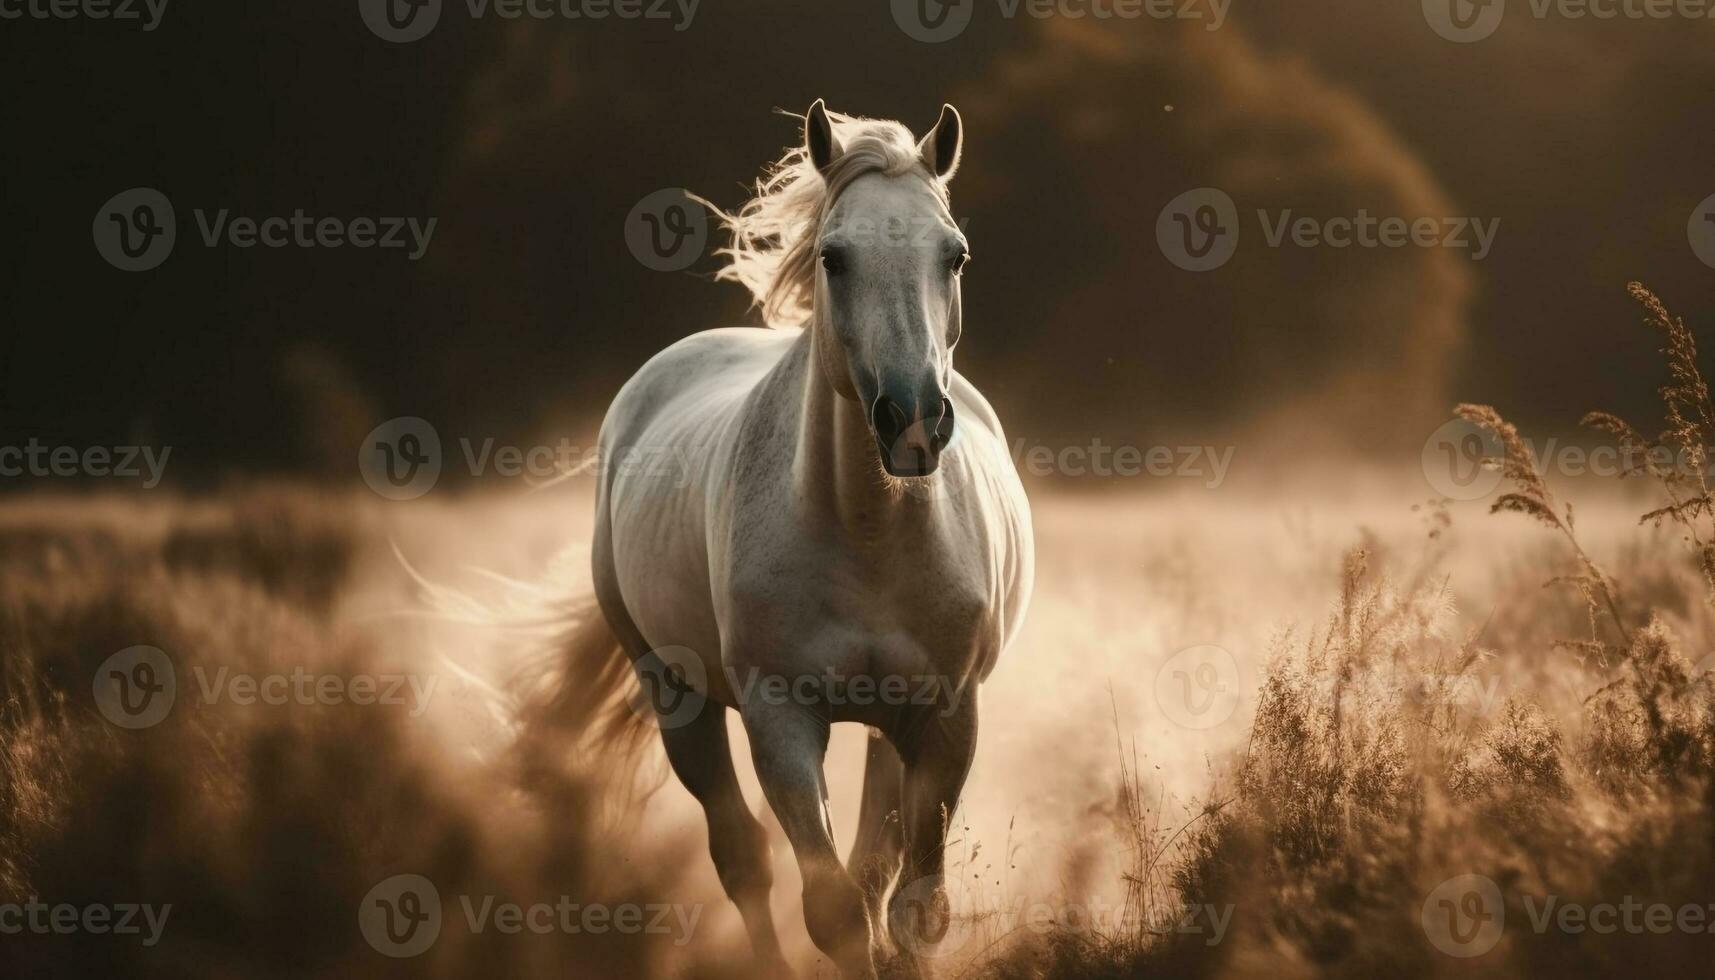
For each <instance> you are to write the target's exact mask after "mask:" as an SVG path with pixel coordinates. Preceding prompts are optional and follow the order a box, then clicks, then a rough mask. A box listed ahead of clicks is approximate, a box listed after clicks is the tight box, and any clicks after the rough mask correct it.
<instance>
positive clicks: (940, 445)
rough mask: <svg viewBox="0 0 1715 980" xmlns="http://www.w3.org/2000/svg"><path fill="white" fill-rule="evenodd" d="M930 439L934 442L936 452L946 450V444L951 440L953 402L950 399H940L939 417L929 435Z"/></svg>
mask: <svg viewBox="0 0 1715 980" xmlns="http://www.w3.org/2000/svg"><path fill="white" fill-rule="evenodd" d="M930 438H931V439H932V440H933V442H934V445H935V451H936V452H940V451H941V450H943V449H945V448H947V443H948V442H949V441H951V440H952V438H953V400H952V399H951V398H943V399H941V417H940V418H938V419H936V420H935V428H934V431H933V432H932V433H931V434H930Z"/></svg>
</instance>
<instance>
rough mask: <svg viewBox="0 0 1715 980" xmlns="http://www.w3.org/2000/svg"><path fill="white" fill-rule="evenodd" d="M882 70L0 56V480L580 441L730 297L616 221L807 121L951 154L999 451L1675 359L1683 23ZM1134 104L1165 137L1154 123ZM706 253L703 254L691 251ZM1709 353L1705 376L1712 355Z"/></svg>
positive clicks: (1332, 21) (719, 8) (1287, 22)
mask: <svg viewBox="0 0 1715 980" xmlns="http://www.w3.org/2000/svg"><path fill="white" fill-rule="evenodd" d="M969 2H975V3H976V4H977V6H976V9H975V13H974V17H973V19H972V21H971V23H970V26H969V28H968V29H967V30H966V31H965V32H964V33H963V34H962V35H960V36H959V37H957V38H956V39H954V40H951V41H948V42H945V43H941V44H925V43H921V42H918V41H915V40H913V39H912V38H911V37H909V36H908V35H907V34H906V33H905V32H904V31H902V30H901V29H900V28H899V26H898V25H897V24H896V23H895V21H894V18H893V15H892V13H891V12H890V9H889V6H888V4H887V3H884V2H863V3H858V2H843V3H837V4H835V3H806V2H802V0H798V2H784V0H748V2H743V3H737V2H722V0H705V2H704V3H702V4H700V5H699V7H698V9H697V11H696V16H695V19H694V21H693V22H692V23H691V26H690V28H689V29H688V30H685V31H683V32H676V31H675V30H674V29H673V23H672V22H670V21H660V20H641V21H630V20H617V19H611V18H610V19H608V20H605V21H589V20H548V21H536V20H529V19H526V20H522V21H506V20H503V19H501V18H499V17H497V16H495V15H494V14H493V13H492V12H490V13H489V15H488V16H487V17H486V18H484V19H480V20H473V19H471V17H470V15H469V13H468V11H467V10H466V8H465V6H464V4H463V2H462V0H447V5H446V8H445V10H444V11H443V13H442V17H441V21H440V23H439V25H438V26H437V27H436V29H435V30H434V31H433V32H432V33H431V34H429V35H428V36H427V37H426V38H424V39H423V40H420V41H417V42H414V43H410V44H392V43H387V42H384V41H382V40H380V39H378V38H377V37H376V36H375V35H373V34H372V33H371V32H370V31H369V30H368V29H367V28H366V27H365V26H364V24H363V22H362V20H361V19H360V17H359V15H358V10H357V6H356V3H355V0H326V2H313V3H312V2H293V3H273V4H260V3H247V4H237V3H230V2H212V0H174V2H172V3H170V5H169V7H168V9H167V11H166V13H165V16H164V18H163V21H162V23H161V24H160V26H159V28H158V29H156V30H154V31H153V32H148V33H145V32H143V31H142V30H141V29H140V27H138V26H137V25H136V24H121V23H116V22H109V21H89V20H73V21H57V20H31V19H26V20H16V21H5V22H0V35H3V36H4V39H5V46H6V56H5V57H4V58H3V59H0V64H3V66H4V67H3V68H0V77H3V79H4V86H5V93H6V95H5V98H4V100H3V102H0V145H3V146H4V150H3V153H4V160H3V162H4V165H5V173H6V180H7V183H8V193H7V195H6V205H5V206H6V210H7V220H6V228H7V229H8V237H10V238H11V239H12V240H13V246H14V248H13V249H12V250H11V252H12V255H11V257H10V258H9V259H8V260H7V261H6V263H5V264H6V268H7V273H8V275H7V276H6V278H5V279H0V282H4V283H5V286H4V292H3V299H0V303H3V309H4V324H3V338H4V339H3V340H0V353H3V356H4V360H5V363H6V374H5V388H4V392H3V394H0V422H3V425H0V442H4V443H6V444H18V443H22V442H23V441H24V440H26V439H28V438H31V437H35V438H38V439H40V440H41V441H43V442H45V443H50V444H51V443H69V444H72V445H79V446H82V445H92V444H113V443H129V442H138V441H143V442H149V443H152V444H165V445H170V446H173V447H174V456H173V467H174V472H175V476H176V477H179V478H185V477H187V476H196V477H197V478H203V477H214V476H221V475H228V474H232V473H251V472H255V473H267V472H282V471H289V472H296V473H317V472H322V473H329V474H344V475H347V476H349V475H351V472H352V470H353V469H354V465H353V462H352V460H353V453H354V452H355V450H356V447H357V445H358V443H359V441H360V440H361V438H362V436H363V434H364V433H365V432H367V431H368V429H369V428H370V427H371V426H373V425H375V424H376V423H378V422H379V421H381V420H383V419H386V418H389V417H392V416H397V415H419V416H423V417H425V418H428V419H430V420H431V421H433V422H434V423H435V424H436V425H437V426H439V427H440V429H441V431H442V432H443V434H448V433H456V434H460V435H467V434H468V435H472V436H475V437H476V438H479V439H480V438H483V437H488V436H493V437H495V438H496V439H499V440H501V441H502V442H506V441H512V442H523V441H527V440H542V439H545V438H549V437H551V436H553V435H557V434H566V435H570V436H573V437H577V438H582V437H585V436H587V433H588V432H589V431H590V430H591V429H592V428H593V426H594V425H595V424H596V422H597V421H598V420H599V415H600V412H601V411H602V409H603V408H604V407H605V405H606V403H607V400H608V398H609V397H611V395H612V393H613V391H614V390H615V388H616V387H617V385H618V384H619V382H620V381H622V380H623V378H624V377H625V376H626V375H627V374H628V373H629V372H630V371H631V370H633V369H635V367H636V366H637V365H638V364H640V363H641V362H642V361H643V360H644V359H645V358H647V357H648V356H649V355H650V354H651V353H653V352H654V351H655V350H657V349H659V348H660V347H662V346H664V345H666V344H668V343H670V342H671V341H672V340H674V339H675V338H678V337H680V336H683V335H685V334H687V333H690V332H692V331H694V330H698V329H703V328H705V327H709V326H715V325H723V324H730V323H736V322H746V320H747V318H750V319H754V314H750V313H747V312H746V302H747V297H746V296H745V295H743V294H742V292H741V291H740V290H738V289H737V288H736V287H734V286H731V285H727V284H716V283H713V282H711V281H709V279H708V273H709V272H710V271H712V269H713V259H712V258H710V257H705V258H704V259H703V260H702V261H700V262H698V263H697V264H696V265H695V266H693V267H692V268H691V269H690V270H689V271H687V272H680V273H666V272H659V271H655V270H652V269H650V268H647V267H645V266H644V265H642V264H641V263H639V262H638V261H637V260H636V259H634V258H633V257H632V255H631V253H630V252H629V251H628V249H627V247H626V244H625V239H624V235H623V225H624V222H625V219H626V215H627V213H628V212H629V211H630V210H631V208H632V206H633V205H634V204H636V203H637V201H638V200H639V199H640V198H642V197H644V196H645V195H647V194H649V193H650V192H652V191H655V190H657V189H659V188H663V187H673V186H683V187H688V188H691V189H693V190H695V191H697V192H699V193H702V194H705V195H707V196H709V197H711V198H712V199H714V200H715V201H717V202H719V203H721V204H723V205H725V206H728V207H736V206H737V205H738V204H740V203H741V202H742V200H743V197H744V193H743V185H744V184H746V183H747V182H749V181H750V180H752V179H754V177H755V176H756V175H757V174H758V173H759V171H760V169H761V167H762V165H763V164H765V163H766V162H768V161H769V160H772V159H773V158H774V157H775V156H777V155H778V153H779V151H780V149H781V148H782V147H783V146H785V145H786V144H788V143H792V142H795V141H796V140H797V139H798V134H797V131H796V128H795V124H794V122H793V121H792V120H791V119H788V118H785V117H782V116H779V115H776V114H774V113H773V112H772V111H771V110H773V109H775V108H776V107H783V108H788V109H791V110H794V111H800V110H801V109H802V108H803V107H804V106H806V105H807V104H808V103H809V102H810V101H811V100H812V99H813V98H815V97H817V96H821V97H825V98H826V99H827V100H828V102H829V104H830V106H832V107H834V108H836V109H841V110H844V111H849V112H853V113H858V114H863V115H871V116H883V117H892V118H898V119H901V120H902V121H904V122H905V123H906V124H907V125H908V126H910V127H912V128H913V129H914V130H916V131H918V132H921V131H922V130H923V129H924V128H925V127H926V126H928V125H929V123H931V122H932V121H933V119H934V118H935V114H936V111H937V109H938V108H939V106H940V104H941V102H942V101H952V102H954V103H955V104H957V105H959V106H960V108H961V109H962V110H963V112H964V115H965V120H966V124H967V129H968V136H967V144H966V154H965V159H964V166H963V169H962V170H961V172H960V175H959V176H958V178H957V180H956V181H955V182H954V184H953V198H954V212H955V214H956V215H957V216H959V217H960V218H962V219H965V220H966V221H967V225H966V230H967V233H968V235H969V237H970V239H971V241H972V243H973V252H974V254H975V256H976V258H975V261H974V262H973V264H972V267H971V271H970V274H969V278H968V279H967V281H966V286H965V311H966V313H965V315H966V332H965V340H964V341H963V343H962V344H961V347H960V364H961V367H962V369H963V370H964V371H965V372H966V373H967V374H968V375H970V376H971V377H972V378H973V379H974V380H975V381H976V382H977V383H978V384H979V386H981V387H982V388H983V389H984V390H985V392H987V393H988V394H989V395H990V397H991V400H993V401H994V402H995V403H996V405H997V407H998V408H999V409H1000V411H1001V413H1002V417H1003V419H1005V420H1006V421H1007V423H1008V425H1009V427H1010V429H1011V432H1012V434H1013V435H1014V436H1022V437H1025V438H1027V439H1030V440H1032V441H1056V440H1057V441H1080V442H1087V441H1088V440H1089V439H1090V438H1092V437H1100V438H1103V439H1104V440H1108V441H1113V442H1125V441H1131V442H1137V443H1139V444H1145V443H1148V444H1155V443H1164V444H1168V445H1180V444H1187V443H1194V442H1199V441H1209V440H1210V439H1213V438H1216V437H1217V433H1232V432H1239V431H1248V432H1252V433H1260V434H1261V435H1260V436H1259V438H1265V439H1273V440H1275V441H1277V442H1279V443H1282V444H1284V445H1286V446H1287V447H1288V448H1289V449H1293V450H1296V449H1299V448H1313V447H1329V448H1341V447H1345V448H1357V449H1360V450H1364V451H1373V452H1381V451H1386V450H1392V449H1396V448H1405V449H1410V450H1415V448H1416V447H1417V446H1419V445H1421V443H1422V441H1423V438H1424V437H1425V436H1426V435H1427V434H1428V432H1429V431H1430V430H1431V429H1433V428H1434V426H1435V425H1436V424H1437V423H1438V422H1440V421H1441V420H1442V419H1444V418H1445V417H1446V414H1447V411H1448V409H1449V407H1450V406H1451V405H1452V403H1453V402H1455V401H1458V400H1481V401H1488V402H1493V403H1495V404H1496V405H1497V406H1498V407H1500V408H1501V409H1502V410H1503V412H1506V413H1507V414H1508V415H1509V417H1513V418H1515V419H1516V420H1517V421H1519V422H1521V423H1523V424H1525V425H1527V426H1532V427H1534V428H1536V429H1538V430H1549V431H1554V430H1564V429H1566V428H1569V427H1570V426H1572V425H1573V424H1574V423H1575V422H1576V419H1577V418H1578V416H1579V415H1580V414H1582V412H1583V411H1584V410H1586V409H1590V408H1608V409H1617V410H1620V411H1622V412H1625V413H1630V414H1632V415H1634V416H1637V417H1638V418H1639V419H1640V420H1642V421H1646V422H1653V420H1654V418H1655V417H1656V415H1657V409H1656V407H1655V401H1654V398H1653V394H1652V389H1653V388H1654V386H1655V385H1656V384H1658V383H1660V382H1661V381H1662V380H1664V379H1663V377H1662V369H1661V367H1660V361H1659V357H1658V356H1657V355H1656V354H1655V347H1656V346H1657V345H1656V343H1655V341H1654V338H1653V337H1651V336H1650V335H1648V334H1647V333H1645V332H1644V331H1643V330H1642V328H1640V327H1638V326H1637V316H1636V314H1635V312H1634V309H1633V307H1632V305H1631V303H1630V302H1629V300H1628V299H1627V298H1626V296H1625V291H1624V287H1625V284H1626V282H1627V281H1628V280H1630V279H1642V280H1644V281H1646V282H1647V283H1648V284H1650V285H1651V286H1652V287H1654V288H1655V289H1656V290H1657V291H1658V292H1660V293H1661V294H1662V296H1663V298H1664V299H1665V300H1666V301H1667V302H1668V304H1669V305H1670V306H1671V307H1672V308H1674V309H1676V310H1677V311H1679V312H1680V313H1682V314H1683V315H1684V316H1686V318H1687V319H1688V320H1689V321H1690V322H1691V323H1692V325H1693V327H1694V329H1701V330H1702V331H1703V333H1704V334H1705V335H1706V336H1708V335H1709V328H1710V326H1711V319H1712V318H1711V317H1710V316H1709V311H1710V309H1711V306H1712V301H1715V269H1710V268H1709V267H1707V266H1705V265H1703V264H1702V263H1701V262H1699V260H1698V259H1697V257H1696V256H1695V255H1694V254H1693V252H1692V250H1691V249H1690V247H1689V246H1688V244H1687V240H1686V222H1687V219H1688V218H1689V216H1690V214H1691V212H1692V209H1693V208H1694V207H1695V206H1696V205H1697V203H1698V202H1699V201H1701V200H1702V199H1703V198H1705V197H1706V196H1708V195H1709V194H1711V193H1715V168H1712V167H1711V165H1710V160H1711V159H1715V126H1712V125H1711V123H1715V22H1711V21H1702V22H1694V21H1687V20H1680V19H1675V20H1667V21H1633V20H1615V21H1591V20H1585V21H1569V20H1565V19H1551V20H1538V19H1535V18H1533V17H1531V16H1530V15H1529V10H1528V6H1527V5H1526V4H1524V3H1523V2H1522V0H1514V3H1513V5H1512V6H1513V8H1514V9H1509V11H1508V15H1507V19H1506V21H1505V22H1504V23H1503V24H1502V26H1501V28H1500V30H1499V31H1498V32H1497V33H1496V34H1495V35H1494V36H1493V37H1491V38H1489V39H1487V40H1485V41H1482V42H1479V43H1476V44H1453V43H1450V42H1448V41H1445V40H1443V39H1442V38H1440V37H1438V36H1437V35H1436V34H1435V33H1433V32H1432V31H1431V29H1430V28H1429V26H1428V25H1427V23H1426V22H1425V19H1424V16H1423V13H1422V10H1421V8H1420V5H1419V3H1417V2H1416V0H1388V2H1379V3H1378V2H1375V0H1330V2H1323V3H1291V4H1284V3H1270V4H1261V3H1255V2H1251V3H1247V2H1246V0H1234V3H1233V5H1232V8H1231V10H1230V12H1229V16H1228V22H1227V23H1226V25H1225V26H1224V27H1222V29H1221V30H1219V31H1215V32H1209V31H1206V30H1204V27H1205V26H1206V23H1207V22H1206V21H1191V22H1172V21H1160V20H1153V19H1148V18H1145V19H1141V20H1120V21H1097V20H1093V19H1082V20H1072V19H1067V18H1063V17H1062V18H1053V19H1049V20H1036V19H1031V18H1029V17H1024V16H1020V17H1017V18H1015V19H1010V20H1009V19H1004V18H1003V17H1001V16H1000V14H999V12H998V11H999V10H1000V7H999V6H998V5H997V4H996V3H995V2H994V0H969ZM1169 107H1171V108H1169ZM1205 185H1212V186H1216V187H1220V188H1223V189H1225V190H1226V191H1228V192H1229V193H1230V194H1231V195H1232V197H1233V198H1234V199H1235V200H1236V201H1237V204H1238V207H1239V210H1240V214H1241V218H1242V227H1243V229H1244V230H1243V232H1242V235H1241V245H1240V247H1239V250H1238V253H1237V255H1236V256H1235V257H1234V259H1233V260H1232V261H1231V262H1230V263H1228V264H1227V265H1226V266H1225V267H1223V268H1221V269H1219V270H1216V271H1213V272H1208V273H1202V274H1193V273H1188V272H1184V271H1181V270H1179V269H1178V268H1176V267H1174V266H1173V265H1171V264H1169V263H1168V262H1167V261H1166V259H1164V258H1163V257H1162V255H1161V253H1160V251H1159V250H1158V248H1157V246H1156V243H1155V237H1154V226H1155V220H1156V216H1157V214H1158V213H1159V212H1160V210H1161V208H1162V206H1163V205H1164V204H1165V203H1166V202H1167V201H1168V200H1170V199H1171V198H1173V197H1174V196H1175V195H1176V194H1178V193H1180V192H1181V191H1184V190H1187V189H1190V188H1193V187H1198V186H1205ZM136 186H152V187H155V188H158V189H159V190H161V191H162V192H164V193H165V194H166V195H167V196H168V197H169V198H170V199H171V200H172V202H173V204H174V206H175V208H176V210H177V215H178V226H179V239H178V245H177V247H176V249H175V251H174V252H173V254H172V256H171V257H170V258H169V259H168V260H167V262H166V263H165V264H163V265H162V266H160V267H159V268H157V269H155V270H152V271H149V272H142V273H126V272H122V271H119V270H116V269H114V268H112V267H111V266H109V265H108V264H107V263H106V262H105V261H103V259H102V258H101V257H100V256H99V255H98V253H97V252H96V250H95V248H94V246H93V245H92V242H91V236H90V227H91V221H92V219H93V217H94V215H95V213H96V211H97V209H98V208H100V207H101V205H102V204H103V202H105V201H106V200H107V199H108V198H110V197H111V196H112V195H114V194H116V193H118V192H119V191H122V190H124V189H127V188H131V187H136ZM223 207H224V208H229V209H231V211H232V212H233V213H234V215H245V216H252V217H257V218H262V217H267V216H272V215H290V214H291V213H292V212H293V210H294V209H297V208H302V209H304V210H305V211H306V212H308V213H309V214H311V215H314V216H318V217H319V216H333V217H340V218H343V219H350V218H353V217H358V216H380V215H413V216H418V217H429V216H433V217H436V218H438V219H439V224H438V227H437V229H436V232H435V237H434V239H433V242H432V244H431V246H430V248H429V251H428V254H427V255H426V256H425V257H424V259H423V260H422V261H419V262H409V261H406V259H405V256H404V254H403V251H402V250H376V249H370V250H362V251H360V250H355V249H351V248H343V249H331V250H330V249H300V248H284V249H268V248H261V247H258V248H253V249H249V250H241V249H236V248H233V247H231V246H229V245H221V246H219V247H215V248H207V247H204V246H203V244H202V242H201V240H200V238H199V237H198V233H197V230H196V224H195V219H194V217H193V214H192V212H193V209H196V208H206V209H208V210H210V211H215V210H218V209H220V208H223ZM1360 207H1363V208H1367V209H1368V210H1369V211H1370V212H1371V213H1372V214H1379V215H1402V216H1405V217H1416V216H1420V215H1428V216H1434V217H1441V216H1480V217H1483V218H1486V219H1492V218H1499V219H1500V220H1501V224H1500V231H1499V236H1498V238H1497V240H1496V243H1495V247H1494V250H1493V252H1492V254H1491V255H1489V256H1488V257H1487V258H1486V259H1485V260H1483V261H1481V262H1473V261H1471V260H1470V259H1469V258H1468V256H1466V255H1465V254H1463V253H1458V252H1453V251H1450V250H1442V249H1418V248H1405V249H1399V250H1387V249H1376V250H1360V249H1344V250H1338V249H1328V248H1323V249H1315V250H1307V249H1297V248H1291V247H1285V248H1280V249H1270V248H1267V247H1265V246H1264V244H1263V242H1262V240H1261V235H1260V233H1259V232H1258V230H1257V224H1256V220H1255V217H1254V213H1255V210H1256V209H1257V208H1269V209H1271V210H1274V209H1280V208H1292V209H1293V210H1294V213H1295V214H1305V215H1311V216H1317V217H1328V216H1333V215H1350V214H1354V213H1355V212H1356V211H1357V209H1358V208H1360ZM711 244H712V243H711ZM1711 343H1715V341H1711Z"/></svg>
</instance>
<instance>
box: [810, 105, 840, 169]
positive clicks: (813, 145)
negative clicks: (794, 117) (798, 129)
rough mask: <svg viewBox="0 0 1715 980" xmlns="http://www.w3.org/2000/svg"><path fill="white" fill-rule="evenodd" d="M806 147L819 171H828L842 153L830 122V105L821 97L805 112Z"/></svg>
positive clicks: (811, 160) (811, 161)
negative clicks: (824, 102)
mask: <svg viewBox="0 0 1715 980" xmlns="http://www.w3.org/2000/svg"><path fill="white" fill-rule="evenodd" d="M804 147H805V148H806V149H808V150H809V151H810V163H811V164H813V165H814V166H815V168H816V171H817V172H818V173H824V172H826V171H827V169H828V165H829V164H831V163H833V162H834V158H835V157H837V156H839V155H840V152H841V151H840V144H839V142H838V141H837V140H835V139H834V127H833V124H832V123H830V122H828V107H827V106H826V105H824V104H823V103H822V100H821V99H817V100H816V101H815V102H812V103H810V111H808V112H806V113H804Z"/></svg>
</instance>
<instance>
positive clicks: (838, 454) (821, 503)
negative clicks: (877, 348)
mask: <svg viewBox="0 0 1715 980" xmlns="http://www.w3.org/2000/svg"><path fill="white" fill-rule="evenodd" d="M804 333H805V335H806V340H805V341H804V342H802V343H800V344H799V345H797V347H798V355H797V356H799V357H801V358H803V361H804V363H803V368H802V371H801V377H802V379H803V383H802V397H803V401H802V411H801V412H800V413H799V420H798V433H797V442H796V446H795V448H794V451H793V456H792V479H793V483H794V485H795V487H796V489H797V491H798V494H797V498H798V500H800V501H802V502H803V503H804V504H805V505H806V506H808V507H810V508H812V510H813V511H815V512H818V513H820V514H823V515H825V516H826V517H827V518H828V519H830V520H831V521H832V522H833V523H835V524H836V525H837V526H839V527H840V528H842V529H843V530H844V531H846V532H848V533H850V534H853V535H856V536H858V537H860V538H873V537H876V536H878V535H880V534H882V533H884V532H886V531H888V530H890V529H892V528H895V527H897V526H898V525H899V524H902V523H911V522H914V521H917V520H920V519H921V518H922V517H923V516H924V513H925V511H924V509H923V508H922V507H921V506H918V504H919V503H920V502H919V501H917V500H916V499H915V498H913V497H911V496H910V495H909V494H905V493H901V492H899V491H898V490H897V489H895V488H892V487H889V486H888V481H887V478H886V476H885V475H884V474H883V473H882V472H881V464H880V461H879V460H878V458H877V455H876V449H875V437H874V436H873V435H872V434H871V433H870V429H869V423H868V420H867V419H866V418H865V417H864V410H863V406H862V404H861V403H860V402H858V401H857V400H856V399H853V398H847V397H845V396H843V395H841V394H840V393H839V392H838V391H836V390H835V389H834V385H833V383H832V381H831V380H830V379H829V377H828V369H827V368H825V367H824V366H823V365H824V363H825V362H824V361H823V360H822V355H823V354H824V353H825V352H824V351H823V350H822V349H821V347H819V346H818V345H821V344H827V343H837V341H834V340H833V339H832V338H831V337H829V336H827V333H826V331H825V330H824V329H821V328H819V327H817V326H816V325H815V324H814V322H813V321H812V324H811V325H810V326H806V327H805V328H804ZM838 354H839V356H838V357H835V358H830V359H829V360H828V361H827V362H826V363H829V364H843V362H844V352H843V351H840V352H838Z"/></svg>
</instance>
